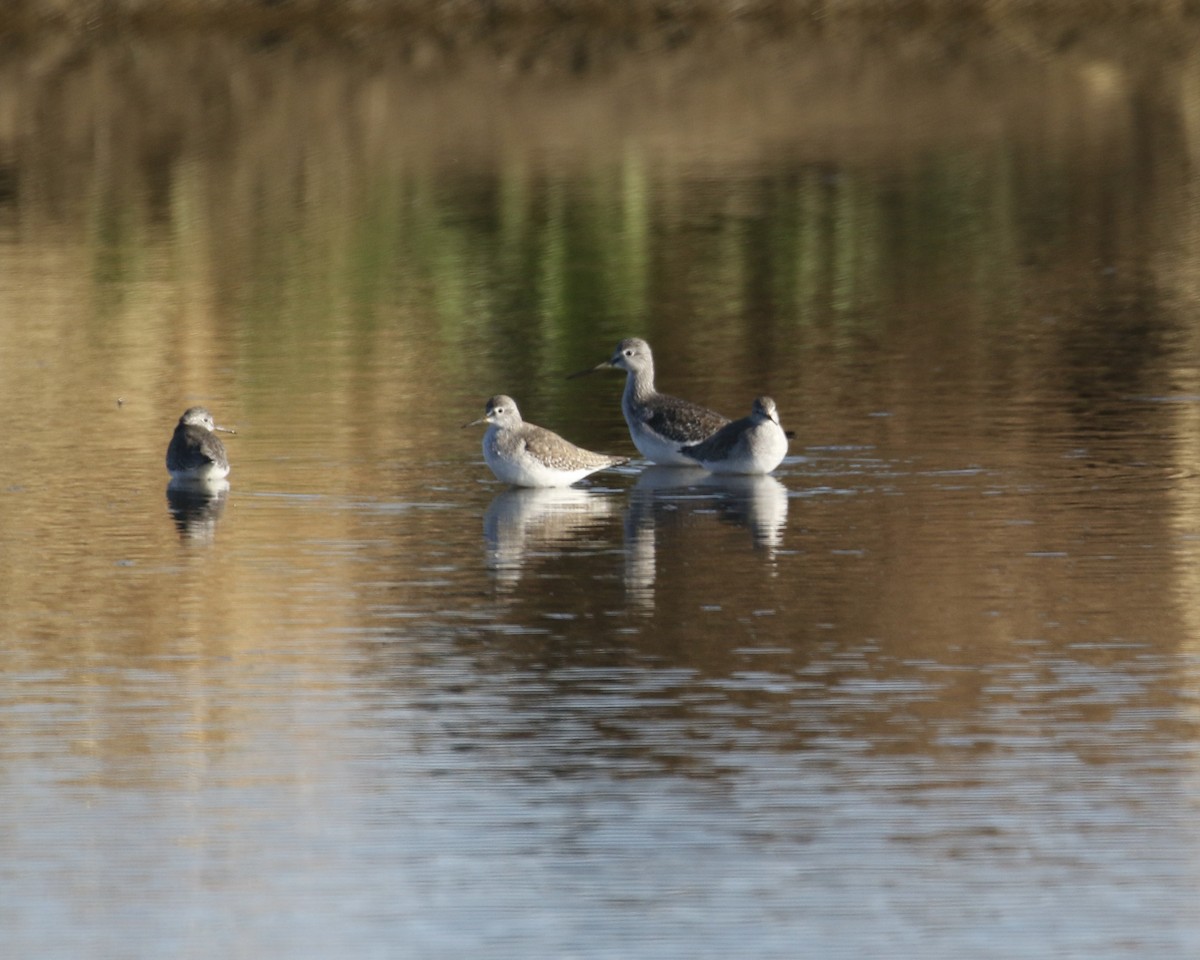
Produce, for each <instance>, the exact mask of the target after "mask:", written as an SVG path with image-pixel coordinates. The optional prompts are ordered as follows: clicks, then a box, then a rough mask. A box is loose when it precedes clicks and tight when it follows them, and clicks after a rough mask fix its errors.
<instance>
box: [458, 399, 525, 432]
mask: <svg viewBox="0 0 1200 960" xmlns="http://www.w3.org/2000/svg"><path fill="white" fill-rule="evenodd" d="M520 422H521V412H520V411H519V410H518V409H517V402H516V401H515V400H514V399H513V398H512V397H506V396H505V395H504V394H502V393H498V394H496V396H494V397H492V398H491V399H490V400H488V402H487V403H486V404H484V408H483V416H482V417H480V418H479V419H478V420H472V421H471V422H470V423H464V424H463V426H464V427H473V426H475V425H476V424H477V423H492V424H495V425H496V426H498V427H515V426H516V425H517V424H519V423H520Z"/></svg>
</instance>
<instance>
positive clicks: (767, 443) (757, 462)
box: [680, 397, 788, 474]
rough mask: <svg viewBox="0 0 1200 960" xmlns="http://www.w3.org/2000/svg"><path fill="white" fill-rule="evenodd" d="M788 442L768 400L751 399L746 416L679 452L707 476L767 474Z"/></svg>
mask: <svg viewBox="0 0 1200 960" xmlns="http://www.w3.org/2000/svg"><path fill="white" fill-rule="evenodd" d="M787 448H788V438H787V434H786V433H784V432H783V427H782V426H781V425H780V423H779V410H778V408H777V407H776V406H775V401H774V400H772V399H771V398H770V397H755V398H754V405H753V407H751V410H750V416H748V417H742V419H741V420H734V421H733V423H727V424H725V426H723V427H722V428H721V429H720V430H718V431H717V432H716V433H714V434H713V435H712V436H711V437H709V438H708V439H707V440H705V441H703V442H702V443H696V444H692V445H690V446H685V447H683V448H681V450H680V453H682V454H683V455H684V456H687V457H689V458H691V459H692V460H693V461H694V462H695V463H698V464H699V465H700V466H702V467H703V468H704V469H705V470H707V471H708V472H709V473H742V474H746V473H770V472H771V471H772V470H774V469H775V468H776V467H777V466H779V464H780V463H781V462H782V461H783V458H784V457H785V456H786V455H787Z"/></svg>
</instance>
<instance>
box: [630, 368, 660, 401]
mask: <svg viewBox="0 0 1200 960" xmlns="http://www.w3.org/2000/svg"><path fill="white" fill-rule="evenodd" d="M628 373H629V375H628V377H627V378H626V380H625V399H626V400H633V401H643V400H647V399H649V398H650V397H651V396H653V395H654V368H653V367H642V368H641V369H638V370H630V371H629V372H628Z"/></svg>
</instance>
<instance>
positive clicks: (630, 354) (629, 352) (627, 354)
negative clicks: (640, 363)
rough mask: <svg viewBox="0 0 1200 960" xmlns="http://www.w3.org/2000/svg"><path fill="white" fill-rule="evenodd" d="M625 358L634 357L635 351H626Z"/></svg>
mask: <svg viewBox="0 0 1200 960" xmlns="http://www.w3.org/2000/svg"><path fill="white" fill-rule="evenodd" d="M625 356H627V357H632V356H633V351H632V350H626V351H625Z"/></svg>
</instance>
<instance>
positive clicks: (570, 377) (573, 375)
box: [567, 360, 612, 380]
mask: <svg viewBox="0 0 1200 960" xmlns="http://www.w3.org/2000/svg"><path fill="white" fill-rule="evenodd" d="M611 366H612V361H611V360H605V361H604V362H602V363H598V364H596V365H595V366H594V367H587V368H586V369H584V370H576V371H575V372H574V373H570V374H567V379H568V380H578V379H579V378H580V377H586V376H587V375H588V374H589V373H595V372H596V371H597V370H607V369H609V368H610V367H611Z"/></svg>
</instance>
